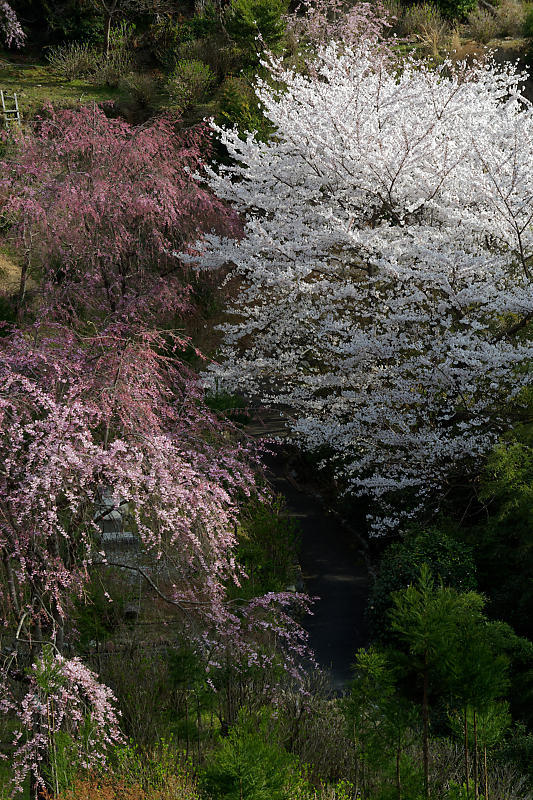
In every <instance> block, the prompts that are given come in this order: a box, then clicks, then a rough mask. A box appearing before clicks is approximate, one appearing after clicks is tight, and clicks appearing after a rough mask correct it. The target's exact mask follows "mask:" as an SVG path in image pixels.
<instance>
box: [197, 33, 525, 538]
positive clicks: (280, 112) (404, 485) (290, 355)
mask: <svg viewBox="0 0 533 800" xmlns="http://www.w3.org/2000/svg"><path fill="white" fill-rule="evenodd" d="M265 66H268V68H269V69H270V72H271V76H272V78H273V79H274V80H273V81H272V80H269V81H265V80H258V81H257V96H258V99H259V100H260V101H261V103H262V105H263V107H264V108H265V113H266V114H267V116H268V117H269V118H270V119H271V120H272V122H273V123H274V125H275V126H276V132H275V134H273V135H272V137H271V139H270V140H269V141H268V142H261V141H258V140H256V139H255V137H254V135H253V134H250V135H248V136H247V138H245V139H242V138H240V137H239V134H238V133H237V132H236V131H234V130H223V129H220V128H217V127H216V126H213V127H214V129H215V130H216V131H217V132H218V134H219V135H220V137H221V140H222V142H223V143H224V145H225V146H226V148H227V150H228V152H229V155H230V157H231V164H230V165H228V166H225V165H223V166H221V167H220V168H216V169H215V168H212V169H211V170H210V172H209V178H208V182H209V185H210V186H211V187H212V188H213V189H214V190H215V191H216V192H217V194H218V196H219V197H220V198H221V199H222V200H224V201H227V202H230V203H231V204H232V205H233V207H234V208H235V209H236V210H237V211H238V212H239V213H240V214H241V215H242V216H243V218H244V219H245V227H244V237H243V238H241V239H238V240H236V239H228V238H223V237H220V236H217V235H210V236H208V237H206V239H205V241H204V243H203V246H204V253H203V254H202V256H201V257H199V258H196V259H193V258H192V257H191V258H190V260H191V261H194V260H195V262H196V263H198V264H200V265H201V266H203V267H204V268H206V267H211V268H213V267H218V266H219V265H220V264H230V265H232V271H231V273H230V278H238V279H239V281H240V291H239V292H238V295H237V296H236V297H235V299H234V302H233V303H232V304H231V306H230V307H229V309H228V314H229V321H228V322H227V323H225V324H224V325H223V326H222V330H223V335H224V340H223V346H222V350H221V356H220V364H219V365H218V366H213V367H211V368H210V369H209V370H208V373H207V377H206V380H207V382H208V383H209V382H211V383H212V382H214V381H215V380H216V381H217V382H218V385H220V386H225V387H227V388H229V389H230V390H235V389H237V390H238V391H241V392H243V393H244V394H245V395H248V396H255V397H256V398H259V400H260V401H261V402H262V403H266V404H270V405H273V406H277V407H280V408H282V409H283V410H284V411H285V412H286V414H287V415H288V416H289V419H290V427H291V430H292V432H293V434H294V436H295V437H297V439H298V440H299V441H300V442H301V443H302V444H303V445H304V446H305V447H308V448H310V449H313V450H319V449H321V450H322V452H329V453H331V454H332V457H331V458H332V460H333V463H334V464H335V467H336V472H337V476H338V478H339V480H340V481H341V482H342V483H343V485H344V486H345V488H346V490H347V491H349V492H352V493H355V494H363V495H366V496H369V497H370V498H371V499H373V500H374V501H375V502H374V505H373V510H372V517H373V519H374V528H375V532H377V533H382V532H385V531H387V530H389V529H390V528H394V527H395V526H397V524H398V522H399V520H400V518H401V516H402V513H403V512H404V511H405V510H406V508H410V513H411V514H414V513H417V510H418V511H419V510H420V509H422V508H429V507H431V506H432V503H433V500H435V498H436V497H438V496H439V494H440V493H442V491H443V490H444V489H445V487H446V484H447V482H449V481H450V480H451V479H452V478H453V474H455V473H457V472H458V471H461V470H462V469H464V467H465V466H466V465H470V466H473V465H475V464H476V463H478V462H479V460H480V459H481V458H482V457H483V455H484V454H485V453H486V452H487V450H488V449H489V448H490V447H491V446H492V444H493V442H494V441H495V438H496V437H497V436H498V435H499V434H500V433H501V431H503V430H505V429H506V428H507V427H508V426H509V425H510V424H511V422H512V420H513V415H514V414H516V413H519V411H520V402H521V400H520V398H521V389H522V387H524V386H525V385H528V384H530V382H531V372H530V370H529V368H528V367H527V364H528V363H530V361H529V360H530V358H531V356H532V354H533V346H532V345H531V341H530V339H528V337H527V330H528V326H529V327H530V323H531V319H532V318H533V284H532V272H531V269H532V268H531V259H532V257H533V226H532V220H533V199H532V198H533V178H532V175H531V169H530V165H531V162H532V160H533V109H532V106H531V104H530V103H528V102H527V101H526V100H525V99H524V98H523V97H522V95H521V94H520V90H519V84H520V81H521V79H522V77H523V76H521V75H519V74H517V73H516V72H515V70H514V68H513V67H512V66H507V67H503V68H502V67H497V66H495V65H493V64H491V63H484V64H476V65H474V66H471V67H467V66H466V65H465V64H460V65H458V66H456V67H454V66H453V65H452V64H451V63H447V62H446V63H444V64H442V65H441V66H438V67H435V66H433V65H427V64H424V63H420V62H417V61H416V60H415V59H414V58H407V59H405V60H404V61H402V63H401V65H400V64H397V63H396V64H395V62H394V61H393V60H392V59H391V54H390V52H386V51H385V50H384V49H383V48H382V47H381V46H380V45H379V43H376V42H373V41H371V40H370V41H369V40H366V41H362V42H359V43H358V44H357V45H354V47H353V48H352V49H349V48H347V47H346V46H344V45H343V46H342V47H340V46H338V45H337V44H335V43H331V44H329V45H328V46H327V47H324V48H322V49H320V51H319V53H318V56H317V57H316V59H315V61H314V62H313V65H312V68H311V69H310V70H308V71H307V74H298V73H296V72H294V71H293V70H292V69H288V68H286V67H285V66H284V65H283V63H282V62H281V60H276V59H274V58H270V59H267V61H266V62H265ZM280 85H281V86H284V87H285V88H284V91H282V92H281V91H279V89H278V88H276V87H279V86H280Z"/></svg>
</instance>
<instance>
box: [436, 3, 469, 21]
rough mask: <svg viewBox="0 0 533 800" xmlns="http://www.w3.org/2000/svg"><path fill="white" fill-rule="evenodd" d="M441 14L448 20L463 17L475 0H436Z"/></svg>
mask: <svg viewBox="0 0 533 800" xmlns="http://www.w3.org/2000/svg"><path fill="white" fill-rule="evenodd" d="M437 5H438V7H439V9H440V11H441V12H442V14H443V15H444V16H445V17H446V19H449V20H461V19H464V18H465V17H466V16H467V15H468V14H469V13H470V12H471V11H473V10H474V8H475V7H476V5H477V0H437Z"/></svg>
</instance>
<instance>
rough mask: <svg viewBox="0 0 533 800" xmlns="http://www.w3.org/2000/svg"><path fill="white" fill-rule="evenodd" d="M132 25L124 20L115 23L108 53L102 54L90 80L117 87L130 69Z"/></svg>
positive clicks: (131, 64) (131, 61)
mask: <svg viewBox="0 0 533 800" xmlns="http://www.w3.org/2000/svg"><path fill="white" fill-rule="evenodd" d="M134 30H135V28H134V26H133V25H128V24H127V23H126V22H123V23H121V24H120V25H115V26H114V27H113V28H112V29H111V33H110V37H109V45H110V49H109V55H108V56H107V57H106V56H105V55H102V56H101V57H100V62H99V64H98V67H97V69H96V70H95V72H94V75H93V77H92V80H93V81H94V83H96V84H97V85H99V86H112V87H117V86H119V85H120V83H121V81H122V80H123V79H124V78H125V76H126V75H128V74H129V73H130V72H131V71H132V67H133V58H132V50H131V40H132V37H133V33H134Z"/></svg>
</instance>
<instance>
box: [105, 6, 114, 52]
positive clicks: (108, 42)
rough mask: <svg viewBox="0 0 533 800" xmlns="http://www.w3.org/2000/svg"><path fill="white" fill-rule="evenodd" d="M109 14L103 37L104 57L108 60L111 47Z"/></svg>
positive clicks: (110, 20) (110, 19)
mask: <svg viewBox="0 0 533 800" xmlns="http://www.w3.org/2000/svg"><path fill="white" fill-rule="evenodd" d="M111 22H112V17H111V14H108V15H107V17H106V21H105V36H104V53H105V57H106V58H109V50H110V47H111Z"/></svg>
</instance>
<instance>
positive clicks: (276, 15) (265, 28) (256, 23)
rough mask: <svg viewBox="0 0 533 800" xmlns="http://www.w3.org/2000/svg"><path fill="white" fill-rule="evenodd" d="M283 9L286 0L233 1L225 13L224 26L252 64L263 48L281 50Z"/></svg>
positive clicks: (284, 13)
mask: <svg viewBox="0 0 533 800" xmlns="http://www.w3.org/2000/svg"><path fill="white" fill-rule="evenodd" d="M287 8H288V3H287V0H233V2H232V3H231V5H230V6H229V7H228V10H227V12H226V29H227V31H228V34H229V36H230V37H231V39H232V40H233V41H234V42H235V43H236V44H237V45H238V47H239V48H240V49H241V51H242V54H243V59H244V61H245V62H247V63H252V64H253V63H256V62H257V54H258V52H259V51H260V50H262V49H263V47H264V48H266V49H267V50H271V51H272V52H273V53H279V52H281V50H282V49H283V41H284V37H285V28H286V22H285V15H286V14H287Z"/></svg>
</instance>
